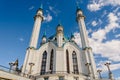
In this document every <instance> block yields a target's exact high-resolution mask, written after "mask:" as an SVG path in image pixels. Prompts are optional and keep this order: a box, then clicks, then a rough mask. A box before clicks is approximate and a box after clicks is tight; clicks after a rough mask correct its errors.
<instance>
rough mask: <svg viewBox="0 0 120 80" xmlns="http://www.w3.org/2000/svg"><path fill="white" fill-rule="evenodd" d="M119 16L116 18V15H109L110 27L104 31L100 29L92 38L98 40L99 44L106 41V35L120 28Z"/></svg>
mask: <svg viewBox="0 0 120 80" xmlns="http://www.w3.org/2000/svg"><path fill="white" fill-rule="evenodd" d="M117 21H119V19H118V16H116V15H115V14H114V13H109V14H108V25H106V26H105V28H104V29H99V30H97V31H96V32H93V33H92V38H93V39H94V40H97V41H99V42H102V41H103V40H105V39H106V34H107V33H109V32H110V31H111V30H114V29H116V28H120V25H119V23H118V22H117Z"/></svg>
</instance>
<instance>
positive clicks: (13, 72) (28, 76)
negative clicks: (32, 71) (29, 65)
mask: <svg viewBox="0 0 120 80" xmlns="http://www.w3.org/2000/svg"><path fill="white" fill-rule="evenodd" d="M0 71H4V72H7V73H10V74H14V75H17V76H21V77H25V78H35V77H34V76H32V75H29V74H25V73H21V70H13V69H10V68H8V67H5V66H2V65H0Z"/></svg>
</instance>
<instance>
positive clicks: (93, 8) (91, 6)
mask: <svg viewBox="0 0 120 80" xmlns="http://www.w3.org/2000/svg"><path fill="white" fill-rule="evenodd" d="M100 7H101V6H100V4H97V3H93V4H89V5H88V6H87V8H88V9H89V10H90V11H97V10H100Z"/></svg>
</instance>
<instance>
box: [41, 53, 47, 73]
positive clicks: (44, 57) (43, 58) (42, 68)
mask: <svg viewBox="0 0 120 80" xmlns="http://www.w3.org/2000/svg"><path fill="white" fill-rule="evenodd" d="M46 61H47V52H46V51H45V52H44V53H43V56H42V65H41V73H40V74H41V75H43V74H45V71H46Z"/></svg>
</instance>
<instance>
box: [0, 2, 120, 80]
mask: <svg viewBox="0 0 120 80" xmlns="http://www.w3.org/2000/svg"><path fill="white" fill-rule="evenodd" d="M41 3H42V4H43V9H44V17H45V21H44V22H43V23H42V27H41V32H40V39H39V44H38V46H39V45H40V41H41V37H42V35H43V34H44V31H46V33H47V37H50V36H51V35H53V34H55V32H56V26H57V24H58V23H61V24H62V25H63V27H64V34H65V36H66V37H70V35H71V33H73V34H74V35H75V38H76V39H75V41H76V43H78V45H80V46H81V43H80V36H79V28H78V25H77V23H76V3H77V4H78V5H79V6H80V7H81V9H82V10H83V12H84V15H85V16H86V19H85V23H86V27H87V32H88V34H89V42H90V45H91V47H92V48H93V52H94V55H95V60H96V63H97V67H98V68H99V69H102V70H103V76H104V77H107V75H104V74H107V69H106V67H105V66H104V63H105V62H107V61H109V62H111V66H110V67H111V70H112V72H113V74H114V76H115V77H116V78H118V80H120V50H119V48H120V8H119V7H120V1H119V0H76V1H75V0H69V2H68V1H67V0H56V1H55V0H54V1H53V0H46V1H45V0H17V1H16V0H11V1H9V0H0V54H1V56H0V65H3V66H7V67H9V65H8V63H9V62H13V61H15V60H16V59H17V58H18V59H19V62H20V65H19V66H21V65H22V63H23V61H24V57H25V52H26V48H27V47H28V46H29V41H30V37H31V33H32V28H33V24H34V19H33V17H34V15H35V14H36V10H37V9H38V8H39V7H40V5H41Z"/></svg>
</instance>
